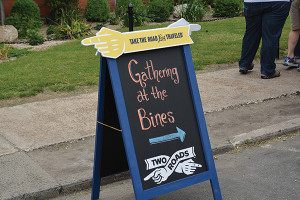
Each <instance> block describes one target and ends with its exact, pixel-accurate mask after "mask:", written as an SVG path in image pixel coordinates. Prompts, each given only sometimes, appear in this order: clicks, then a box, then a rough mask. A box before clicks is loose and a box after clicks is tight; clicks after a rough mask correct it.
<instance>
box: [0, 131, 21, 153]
mask: <svg viewBox="0 0 300 200" xmlns="http://www.w3.org/2000/svg"><path fill="white" fill-rule="evenodd" d="M17 151H18V150H17V149H15V148H14V147H13V145H12V144H11V143H10V142H9V141H7V140H6V139H5V138H4V137H3V136H1V135H0V156H1V155H6V154H11V153H15V152H17Z"/></svg>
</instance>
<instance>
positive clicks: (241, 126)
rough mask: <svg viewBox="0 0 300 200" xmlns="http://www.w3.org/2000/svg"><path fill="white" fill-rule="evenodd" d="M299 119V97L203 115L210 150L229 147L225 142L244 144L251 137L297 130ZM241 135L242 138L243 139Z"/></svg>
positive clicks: (299, 124)
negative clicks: (257, 134) (293, 128)
mask: <svg viewBox="0 0 300 200" xmlns="http://www.w3.org/2000/svg"><path fill="white" fill-rule="evenodd" d="M299 117H300V96H299V95H295V96H293V95H292V96H290V97H284V98H279V99H273V100H270V101H265V102H260V103H255V104H249V105H244V106H238V107H235V108H231V109H226V110H221V111H216V112H210V113H206V114H205V118H206V123H207V129H208V133H209V136H210V142H211V145H212V147H213V148H218V146H219V147H222V146H224V145H226V144H227V145H228V141H230V144H232V143H237V142H245V140H247V139H251V138H252V137H254V135H255V134H254V133H258V132H259V133H260V135H264V134H267V133H272V134H273V133H276V132H280V131H281V130H285V129H289V128H291V127H297V126H300V121H299V119H300V118H299ZM292 122H293V123H292ZM258 130H260V131H258ZM249 132H252V133H253V134H250V133H249ZM243 135H244V137H242V136H243ZM237 136H239V137H237Z"/></svg>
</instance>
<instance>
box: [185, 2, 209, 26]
mask: <svg viewBox="0 0 300 200" xmlns="http://www.w3.org/2000/svg"><path fill="white" fill-rule="evenodd" d="M205 12H206V9H205V6H204V3H203V2H202V0H190V1H189V2H188V3H187V6H186V7H183V9H182V11H181V17H183V18H184V19H186V20H188V21H199V20H202V18H203V17H204V15H205Z"/></svg>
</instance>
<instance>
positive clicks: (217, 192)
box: [210, 176, 222, 200]
mask: <svg viewBox="0 0 300 200" xmlns="http://www.w3.org/2000/svg"><path fill="white" fill-rule="evenodd" d="M210 185H211V189H212V192H213V195H214V199H215V200H222V195H221V189H220V185H219V181H218V177H217V176H216V177H215V178H212V179H210Z"/></svg>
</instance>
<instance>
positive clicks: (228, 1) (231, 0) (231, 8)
mask: <svg viewBox="0 0 300 200" xmlns="http://www.w3.org/2000/svg"><path fill="white" fill-rule="evenodd" d="M240 10H241V1H240V0H215V9H214V17H227V16H232V15H235V14H237V13H238V12H240Z"/></svg>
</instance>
